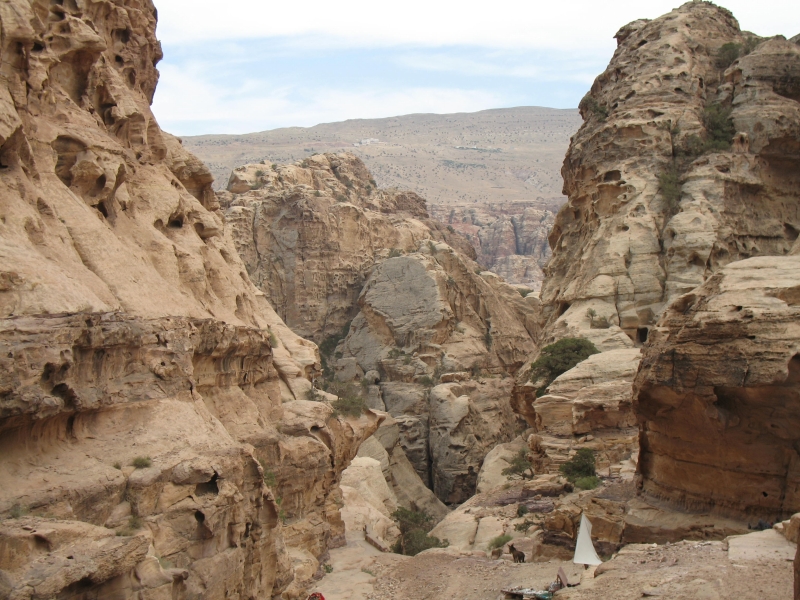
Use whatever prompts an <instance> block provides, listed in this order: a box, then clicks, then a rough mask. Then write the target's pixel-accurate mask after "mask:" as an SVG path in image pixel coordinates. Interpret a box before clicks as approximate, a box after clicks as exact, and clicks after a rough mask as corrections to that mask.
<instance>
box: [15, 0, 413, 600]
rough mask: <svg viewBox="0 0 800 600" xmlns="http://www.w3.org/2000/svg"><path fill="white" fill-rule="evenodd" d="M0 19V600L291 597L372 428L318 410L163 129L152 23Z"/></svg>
mask: <svg viewBox="0 0 800 600" xmlns="http://www.w3.org/2000/svg"><path fill="white" fill-rule="evenodd" d="M0 17H2V19H1V21H0V22H1V26H2V46H1V47H0V59H1V60H0V73H2V77H1V78H0V80H1V81H2V84H0V167H1V168H0V346H1V347H2V362H3V365H2V369H0V373H2V374H1V375H0V380H2V383H0V389H1V390H2V391H1V392H0V448H2V456H3V460H2V462H1V463H0V484H1V485H0V518H4V519H5V518H7V517H9V516H10V517H15V516H23V515H25V514H27V515H28V516H25V517H24V519H22V520H20V521H13V520H10V521H5V522H4V525H3V528H2V531H1V532H0V573H2V576H0V582H2V583H0V589H2V593H0V595H3V594H5V593H6V591H7V590H8V593H9V594H11V597H14V598H27V597H39V596H40V595H44V596H47V597H51V596H52V597H57V596H58V597H72V595H75V594H79V593H80V594H90V595H92V596H96V597H106V596H111V595H113V596H114V597H119V598H139V597H145V596H147V597H171V598H187V597H192V598H209V599H211V598H224V597H274V596H278V597H280V596H281V595H283V597H286V598H289V597H296V596H298V595H299V594H300V593H301V592H302V589H303V588H304V586H305V585H306V584H307V583H308V580H309V579H310V578H311V577H312V576H313V574H314V571H316V569H317V566H318V563H317V562H316V561H317V558H318V557H320V556H321V555H322V554H324V552H325V551H326V550H327V548H328V547H329V546H330V545H332V544H335V543H337V541H339V540H341V539H343V533H344V526H343V523H342V521H341V518H340V516H339V510H338V507H339V504H340V503H341V500H340V496H341V494H340V491H339V486H338V482H339V478H340V474H341V472H342V470H343V469H344V468H345V467H346V466H347V464H348V463H349V461H350V460H351V459H352V458H353V457H354V456H355V453H356V451H357V449H358V446H359V444H360V443H361V442H362V441H363V440H364V439H366V438H367V437H368V436H369V435H370V434H371V433H372V432H373V431H374V430H375V429H376V428H377V427H378V424H379V422H380V417H379V416H377V415H375V414H372V413H370V414H366V415H364V416H362V417H361V418H359V419H349V420H345V419H342V418H335V417H332V415H331V412H332V410H331V408H330V406H329V405H328V404H326V403H324V402H307V401H306V400H305V398H306V396H307V392H308V390H310V388H311V383H310V379H312V378H313V377H314V376H315V375H316V374H317V373H318V372H319V369H320V367H319V356H318V352H317V348H316V346H315V345H314V344H313V343H311V342H308V341H306V340H304V339H302V338H300V337H298V336H297V335H296V334H294V333H293V332H292V331H291V330H290V329H289V328H288V327H286V325H285V324H284V323H283V322H282V321H281V319H280V318H279V317H278V316H277V314H276V313H275V312H274V311H273V310H272V308H271V307H270V305H269V303H268V302H267V301H266V299H265V297H264V295H263V293H262V292H260V291H259V290H258V289H257V288H256V287H255V286H254V285H253V284H252V282H251V281H250V279H249V278H248V276H247V272H246V269H245V266H244V264H243V263H242V261H241V259H240V258H239V256H238V255H237V251H236V246H235V245H234V243H233V240H232V238H231V237H230V234H229V231H226V227H225V223H224V220H223V216H222V213H221V212H220V210H219V208H220V207H219V204H218V202H217V200H216V197H215V195H214V194H213V192H212V190H211V181H212V178H211V176H210V174H209V172H208V170H207V169H206V168H205V167H204V166H203V164H202V163H201V162H200V161H198V160H197V159H196V158H195V157H193V156H192V155H191V154H189V153H188V152H186V151H185V150H184V149H183V148H182V147H181V144H180V141H179V140H178V139H176V138H174V137H172V136H169V135H168V134H165V133H163V132H162V131H161V130H160V129H159V127H158V124H157V123H156V121H155V120H154V118H153V115H152V113H151V112H150V107H149V104H150V101H151V99H152V96H153V92H154V90H155V85H156V82H157V79H158V72H157V71H156V69H155V66H154V65H155V63H156V62H157V61H158V59H159V58H160V57H161V50H160V47H159V44H158V42H157V41H156V39H155V25H156V19H155V9H154V7H153V5H152V4H151V3H150V2H149V1H147V0H132V1H130V2H126V3H124V5H123V4H119V3H114V2H109V1H105V0H100V1H98V2H91V3H84V2H72V1H69V2H63V3H49V2H41V1H39V0H34V1H31V2H25V1H21V0H20V1H16V0H12V1H11V2H3V3H2V5H0ZM398 202H400V200H398ZM137 458H138V459H140V460H138V461H136V462H137V465H138V468H134V467H133V466H132V465H131V463H133V462H134V460H135V459H137ZM262 465H263V466H262ZM265 482H266V483H265ZM267 483H268V485H267ZM117 534H119V535H117ZM48 552H49V553H51V554H50V555H48ZM169 565H171V566H169ZM34 586H35V587H34Z"/></svg>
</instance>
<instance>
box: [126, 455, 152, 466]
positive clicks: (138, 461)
mask: <svg viewBox="0 0 800 600" xmlns="http://www.w3.org/2000/svg"><path fill="white" fill-rule="evenodd" d="M131 464H132V465H133V466H134V467H136V468H137V469H146V468H147V467H149V466H150V465H152V464H153V461H152V460H150V457H149V456H137V457H136V458H134V459H133V462H132V463H131Z"/></svg>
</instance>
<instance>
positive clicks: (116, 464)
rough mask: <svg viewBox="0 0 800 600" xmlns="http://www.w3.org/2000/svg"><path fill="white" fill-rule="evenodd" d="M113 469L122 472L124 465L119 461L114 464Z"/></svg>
mask: <svg viewBox="0 0 800 600" xmlns="http://www.w3.org/2000/svg"><path fill="white" fill-rule="evenodd" d="M113 467H114V468H115V469H117V470H119V471H121V470H122V463H120V462H119V461H117V462H115V463H114V465H113Z"/></svg>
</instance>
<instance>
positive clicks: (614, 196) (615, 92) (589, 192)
mask: <svg viewBox="0 0 800 600" xmlns="http://www.w3.org/2000/svg"><path fill="white" fill-rule="evenodd" d="M616 37H617V40H618V48H617V51H616V53H615V55H614V57H613V59H612V61H611V63H610V65H609V67H608V69H607V70H606V71H605V72H604V73H603V74H601V75H600V76H599V77H598V78H597V79H596V81H595V83H594V85H593V86H592V89H591V92H590V93H589V94H588V95H587V96H586V97H585V98H584V100H583V101H582V103H581V113H582V115H583V117H584V119H585V122H584V124H583V126H582V127H581V129H580V130H579V132H578V133H577V135H576V136H575V138H574V139H573V142H572V144H571V146H570V149H569V151H568V153H567V157H566V159H565V162H564V168H563V171H562V172H563V174H564V179H565V190H566V191H567V192H568V193H569V201H568V203H567V204H566V205H565V206H564V207H563V208H562V209H561V210H560V211H559V213H558V216H557V218H556V221H555V225H554V227H553V230H552V232H551V234H550V243H551V246H552V248H553V257H552V259H551V260H550V262H549V263H548V266H547V268H546V269H545V280H544V284H543V288H542V303H543V312H544V315H543V317H544V319H545V324H544V335H543V339H542V345H545V344H546V343H547V342H549V341H552V340H555V339H559V338H563V337H585V338H587V339H590V340H591V341H593V342H594V343H595V344H596V345H597V347H598V348H599V349H600V350H603V351H605V352H603V354H600V355H597V357H592V359H590V360H589V361H586V364H588V363H590V362H591V360H595V359H597V360H600V358H599V357H603V356H604V355H610V354H612V352H611V351H614V352H625V350H622V349H624V348H634V347H643V352H644V357H643V359H642V363H641V368H640V369H639V371H638V374H636V378H635V383H634V386H633V407H632V408H633V411H634V413H635V415H636V418H637V419H638V425H639V428H640V443H641V453H642V454H641V458H640V461H639V474H640V476H641V485H642V487H643V490H644V491H645V492H646V493H647V494H648V495H650V496H653V497H657V498H660V499H666V500H668V501H670V502H671V503H673V505H674V506H677V507H680V508H689V509H698V510H708V509H713V510H716V511H719V512H723V513H726V514H729V515H732V516H736V517H739V518H741V517H743V516H745V515H747V516H753V517H758V518H764V519H767V520H769V521H773V520H776V519H781V518H785V517H787V516H788V515H791V514H792V513H793V512H795V511H797V510H800V503H799V502H798V497H797V492H796V488H797V486H798V484H797V473H796V471H797V469H796V468H795V463H796V462H797V460H796V459H797V454H796V450H795V449H794V446H795V445H796V444H797V442H798V437H797V435H796V434H794V433H789V431H790V430H791V431H793V429H792V427H793V425H792V423H793V420H792V419H793V417H792V414H793V413H795V412H797V409H798V408H800V406H798V398H797V393H796V392H797V389H796V388H797V386H796V382H795V376H794V374H793V373H794V368H795V367H794V363H795V362H796V360H797V359H796V358H795V355H796V354H797V352H798V350H797V348H798V339H800V338H798V335H797V332H795V331H794V329H793V326H792V325H790V322H791V321H792V319H793V318H794V317H793V316H792V315H793V310H794V305H795V304H796V298H795V297H794V294H795V292H794V291H793V290H796V289H797V288H798V285H800V280H798V278H797V264H796V263H797V259H796V258H795V255H797V254H798V253H799V252H800V247H799V246H798V242H797V238H798V231H800V213H798V211H797V207H798V205H800V204H799V203H798V200H800V194H799V193H798V190H799V189H800V187H798V173H800V146H798V139H800V103H799V101H800V87H798V81H800V46H798V45H797V43H795V41H787V40H786V39H784V38H782V37H776V38H772V39H761V38H756V37H755V36H753V35H752V34H749V33H746V32H742V31H740V29H739V26H738V23H737V22H736V20H735V19H734V17H733V16H732V15H731V14H730V13H729V12H728V11H726V10H725V9H722V8H720V7H717V6H715V5H713V4H711V3H708V2H691V3H688V4H685V5H684V6H682V7H680V8H679V9H676V10H675V11H673V12H671V13H669V14H667V15H665V16H663V17H661V18H659V19H655V20H653V21H635V22H633V23H631V24H629V25H627V26H625V27H623V28H622V29H621V30H620V31H619V32H618V34H617V36H616ZM615 349H618V350H615ZM632 352H633V353H634V354H635V353H636V350H632ZM580 368H582V366H580V365H579V367H576V369H574V370H573V371H575V372H576V373H577V370H579V369H580ZM571 373H572V372H571ZM634 373H635V371H631V372H629V373H627V374H625V375H624V376H622V374H620V377H621V380H618V385H621V384H622V380H624V381H626V382H628V383H627V385H630V382H631V381H632V380H633V377H634ZM563 377H566V378H567V379H575V378H574V377H572V376H571V375H569V374H567V375H565V376H563ZM529 385H530V384H528V386H529ZM528 386H525V387H523V388H522V389H521V390H520V391H519V394H518V399H519V406H521V407H523V409H524V408H525V407H529V410H528V412H527V413H526V416H527V417H528V419H529V421H531V419H534V420H536V419H538V421H535V422H539V423H541V425H542V426H543V427H544V428H545V429H548V428H549V429H551V431H552V433H555V434H558V432H557V431H556V427H558V426H559V422H560V421H561V419H562V418H563V417H567V416H568V414H569V412H571V416H572V429H573V431H580V429H576V426H580V423H581V419H582V416H581V415H582V410H583V409H582V408H581V406H580V404H581V402H580V400H579V399H580V397H581V396H583V395H584V391H579V392H578V394H577V395H575V394H574V392H573V393H571V395H570V394H566V395H565V394H561V393H560V392H559V388H563V387H564V386H563V385H558V384H557V383H554V384H553V385H552V386H551V387H550V389H549V390H548V395H545V396H543V397H541V398H531V396H530V395H529V394H528V395H526V394H525V393H524V392H525V390H526V389H527V387H528ZM584 389H587V390H588V389H589V388H584ZM620 391H622V390H621V388H620ZM609 392H611V390H609ZM623 395H624V394H623ZM560 396H563V397H560ZM613 396H614V394H610V395H609V399H611V398H612V397H613ZM587 397H588V396H587ZM595 397H597V395H595ZM620 398H621V397H620ZM614 406H619V407H622V406H623V404H622V403H619V404H616V403H615V402H614V401H612V402H611V404H610V405H609V406H607V407H606V411H608V408H613V407H614ZM559 411H561V412H559ZM523 412H525V411H524V410H523ZM612 414H613V413H612ZM560 415H561V416H560ZM560 435H563V433H562V434H560Z"/></svg>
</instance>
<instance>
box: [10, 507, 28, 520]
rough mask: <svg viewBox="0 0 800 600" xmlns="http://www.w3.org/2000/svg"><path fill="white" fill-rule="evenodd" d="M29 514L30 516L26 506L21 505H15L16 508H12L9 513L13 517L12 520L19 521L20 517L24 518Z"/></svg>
mask: <svg viewBox="0 0 800 600" xmlns="http://www.w3.org/2000/svg"><path fill="white" fill-rule="evenodd" d="M27 514H28V509H27V508H26V507H25V506H22V505H21V504H15V505H14V506H12V507H11V510H10V511H9V515H10V516H11V518H12V519H19V518H20V517H24V516H25V515H27Z"/></svg>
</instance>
